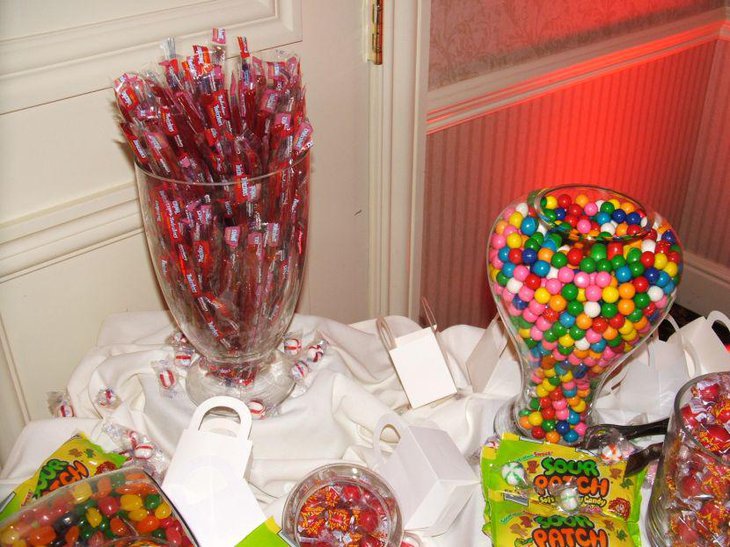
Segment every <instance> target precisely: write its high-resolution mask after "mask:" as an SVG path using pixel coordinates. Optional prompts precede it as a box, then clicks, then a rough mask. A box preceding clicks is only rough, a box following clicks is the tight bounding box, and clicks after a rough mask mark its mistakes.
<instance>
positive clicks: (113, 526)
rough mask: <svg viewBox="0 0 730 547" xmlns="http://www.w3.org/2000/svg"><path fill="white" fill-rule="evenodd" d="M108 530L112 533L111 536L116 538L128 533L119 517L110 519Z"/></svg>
mask: <svg viewBox="0 0 730 547" xmlns="http://www.w3.org/2000/svg"><path fill="white" fill-rule="evenodd" d="M109 529H110V530H111V531H112V534H114V535H115V536H117V537H121V536H123V535H125V534H127V533H128V530H129V529H128V528H127V525H126V524H124V521H123V520H122V519H120V518H119V517H112V518H111V519H110V520H109Z"/></svg>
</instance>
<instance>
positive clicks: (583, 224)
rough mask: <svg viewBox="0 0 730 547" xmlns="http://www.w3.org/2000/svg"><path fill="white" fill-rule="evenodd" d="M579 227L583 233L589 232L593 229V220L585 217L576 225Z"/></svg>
mask: <svg viewBox="0 0 730 547" xmlns="http://www.w3.org/2000/svg"><path fill="white" fill-rule="evenodd" d="M576 228H578V231H579V232H580V233H581V234H587V233H588V232H590V231H591V221H590V220H588V219H586V218H584V219H581V220H579V221H578V225H577V226H576Z"/></svg>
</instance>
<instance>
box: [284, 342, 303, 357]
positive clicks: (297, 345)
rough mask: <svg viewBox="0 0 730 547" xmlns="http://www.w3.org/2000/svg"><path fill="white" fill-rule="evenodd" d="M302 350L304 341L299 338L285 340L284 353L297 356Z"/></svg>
mask: <svg viewBox="0 0 730 547" xmlns="http://www.w3.org/2000/svg"><path fill="white" fill-rule="evenodd" d="M301 349H302V341H301V340H299V339H298V338H287V339H286V340H284V353H287V354H289V355H296V354H297V353H299V352H300V351H301Z"/></svg>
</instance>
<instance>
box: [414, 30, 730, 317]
mask: <svg viewBox="0 0 730 547" xmlns="http://www.w3.org/2000/svg"><path fill="white" fill-rule="evenodd" d="M714 49H715V42H710V43H707V44H704V45H700V46H696V47H694V48H691V49H688V50H685V51H682V52H680V53H676V54H674V55H671V56H668V57H664V58H661V59H659V60H655V61H651V62H649V63H646V64H642V65H638V66H633V67H631V68H627V69H624V70H621V71H619V72H615V73H612V74H608V75H605V76H601V77H597V78H595V79H593V80H589V81H587V82H583V83H580V84H578V85H575V86H573V87H569V88H563V89H560V90H558V91H555V92H552V93H549V94H546V95H542V96H539V97H537V98H533V99H531V100H530V101H528V102H525V103H520V104H517V105H514V106H512V107H508V108H505V109H502V110H499V111H496V112H492V113H489V114H487V115H485V116H483V117H481V118H478V119H476V120H472V121H470V122H467V123H463V124H461V125H457V126H454V127H450V128H448V129H445V130H443V131H440V132H437V133H434V134H432V135H429V137H428V140H427V159H426V180H425V196H424V201H425V204H424V217H423V225H424V232H423V255H422V277H421V292H422V294H423V295H424V296H426V297H427V298H428V299H429V301H430V302H431V304H432V306H433V308H434V310H435V312H436V316H437V318H438V320H439V326H440V327H446V326H449V325H452V324H457V323H467V324H472V325H482V326H483V325H486V324H487V323H488V322H489V320H490V319H491V318H492V317H493V315H494V304H493V302H492V298H491V295H490V294H489V291H488V288H487V283H486V266H485V248H486V241H487V234H488V232H489V229H490V228H491V224H492V222H493V220H494V219H495V217H496V216H497V214H498V213H499V211H500V210H501V209H502V208H503V207H504V206H506V205H507V204H508V203H510V201H512V200H513V199H515V198H517V197H519V196H520V195H523V194H525V193H526V192H527V191H528V190H530V189H532V188H538V187H545V186H554V185H559V184H569V183H574V182H583V183H590V184H599V185H603V186H608V187H612V188H616V189H619V190H622V191H624V192H626V193H628V194H629V195H632V196H634V197H636V198H638V199H639V200H640V201H641V202H642V203H643V204H644V205H647V206H649V207H652V208H654V209H655V210H657V211H659V212H661V213H662V214H663V215H665V216H666V217H667V218H668V219H669V221H670V222H672V223H673V224H675V225H677V226H679V227H680V237H681V236H682V234H683V228H684V225H686V224H687V223H688V222H691V221H690V220H688V219H687V218H686V217H685V218H684V219H683V212H684V209H685V205H686V203H687V199H688V197H687V196H688V189H689V186H690V185H689V184H688V182H689V181H690V178H691V176H692V175H693V174H694V175H695V176H696V177H697V178H702V177H703V175H702V173H701V171H698V167H697V166H695V168H694V170H693V160H694V158H695V149H696V146H697V144H698V137H699V136H700V135H703V136H704V138H705V139H706V140H709V136H710V135H712V133H713V129H712V128H710V127H709V125H711V123H710V122H709V121H707V120H705V121H704V122H703V118H702V115H703V107H704V105H705V98H706V95H707V93H706V92H707V89H708V81H709V78H710V75H711V73H712V74H713V75H715V78H716V79H718V80H722V81H723V82H724V85H725V86H726V91H725V93H724V94H723V95H722V96H719V95H718V96H717V100H718V101H719V102H720V103H721V104H722V105H724V111H723V112H724V115H725V120H727V119H728V118H727V116H728V107H727V104H728V101H727V97H728V92H729V91H730V76H728V75H727V71H726V73H725V74H724V75H722V76H719V75H717V73H718V72H719V69H718V68H716V69H715V71H714V72H713V71H712V67H713V52H714ZM725 51H727V45H726V46H725ZM723 58H724V59H727V58H728V57H727V56H725V57H723ZM725 62H726V61H725ZM716 63H717V61H716ZM725 66H726V65H725ZM713 96H714V95H713ZM714 108H719V107H718V106H717V105H716V106H715V107H714ZM701 122H702V123H701ZM701 127H702V128H703V132H702V133H701V132H700V128H701ZM713 127H714V126H713ZM725 127H727V125H725ZM718 130H719V126H718V127H717V128H716V129H714V131H718ZM723 142H724V145H723V146H725V148H724V150H725V152H726V153H725V154H724V156H723V155H722V154H721V153H720V152H718V153H717V154H716V155H713V156H712V157H716V158H717V162H718V163H722V162H723V161H724V162H725V164H724V169H725V171H724V173H725V174H727V173H728V169H727V158H728V157H730V154H728V153H727V151H728V145H729V144H730V140H728V137H727V135H725V140H724V141H723ZM717 169H718V170H720V169H721V168H720V167H718V168H717ZM718 176H719V178H720V179H722V174H720V175H718ZM726 180H727V179H726V178H725V181H726ZM698 197H699V196H695V198H698ZM708 199H709V198H708ZM718 212H719V211H718ZM724 216H725V217H728V216H730V215H727V209H726V211H725V213H724ZM706 222H707V221H706ZM725 226H726V227H728V226H730V224H728V223H727V222H726V223H725ZM704 229H705V230H708V229H709V228H707V227H706V226H705V228H704ZM700 232H702V231H701V230H700ZM699 237H700V238H701V237H702V236H699ZM688 240H689V241H691V242H692V244H694V242H695V235H694V233H692V235H690V236H689V238H688Z"/></svg>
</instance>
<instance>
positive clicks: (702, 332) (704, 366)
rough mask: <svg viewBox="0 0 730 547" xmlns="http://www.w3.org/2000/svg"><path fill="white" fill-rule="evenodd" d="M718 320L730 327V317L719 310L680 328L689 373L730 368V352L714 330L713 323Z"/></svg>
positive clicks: (707, 372) (697, 373)
mask: <svg viewBox="0 0 730 547" xmlns="http://www.w3.org/2000/svg"><path fill="white" fill-rule="evenodd" d="M716 322H719V323H722V324H723V325H725V326H726V327H727V328H728V329H730V319H728V317H727V315H725V314H724V313H722V312H719V311H713V312H711V313H710V315H708V316H707V319H705V318H704V317H698V318H697V319H695V320H694V321H692V322H691V323H688V324H686V325H685V326H684V327H682V328H681V329H680V332H681V333H682V339H683V340H684V350H685V352H686V353H687V364H688V366H689V373H690V374H691V375H692V376H693V377H694V376H700V375H701V374H709V373H710V372H721V371H725V370H730V352H728V351H727V350H726V349H725V346H723V344H722V342H721V341H720V339H719V338H718V337H717V334H715V331H713V330H712V325H714V324H715V323H716Z"/></svg>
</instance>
